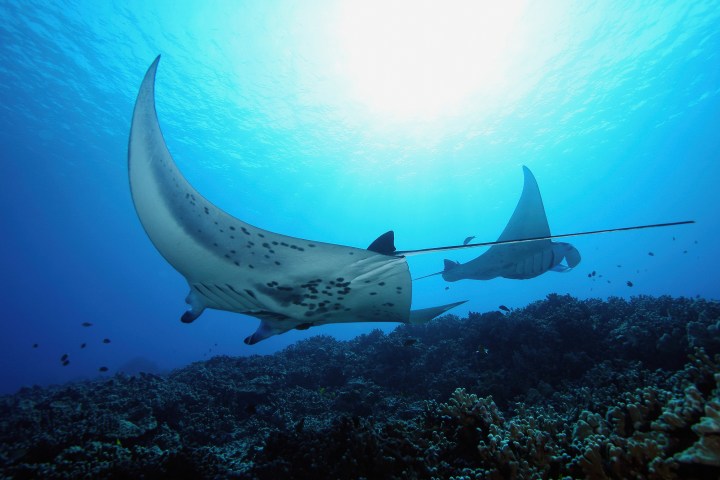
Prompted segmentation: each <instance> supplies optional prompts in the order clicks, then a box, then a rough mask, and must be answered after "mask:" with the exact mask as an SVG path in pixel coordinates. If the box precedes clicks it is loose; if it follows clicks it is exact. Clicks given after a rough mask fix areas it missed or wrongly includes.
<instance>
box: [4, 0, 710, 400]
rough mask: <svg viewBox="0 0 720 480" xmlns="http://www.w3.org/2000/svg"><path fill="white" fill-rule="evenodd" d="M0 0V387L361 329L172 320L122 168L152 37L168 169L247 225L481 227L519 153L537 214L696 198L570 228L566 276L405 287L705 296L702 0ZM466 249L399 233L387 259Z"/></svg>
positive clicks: (319, 231) (177, 289)
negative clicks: (267, 330) (571, 256)
mask: <svg viewBox="0 0 720 480" xmlns="http://www.w3.org/2000/svg"><path fill="white" fill-rule="evenodd" d="M0 18H2V20H3V21H2V22H1V24H0V25H1V26H0V78H1V81H0V98H2V102H0V112H2V114H1V115H0V122H2V123H1V124H0V145H2V152H3V154H2V156H3V158H2V161H1V162H0V168H1V169H2V171H1V175H0V178H2V182H3V184H2V189H0V195H1V196H2V197H1V200H2V205H3V208H2V210H1V211H2V217H3V218H2V225H3V235H2V246H3V248H2V249H0V252H2V267H3V268H2V270H3V275H2V279H1V280H0V281H1V282H2V285H1V287H2V288H1V289H0V291H2V299H3V315H2V329H3V334H2V336H0V372H2V373H1V374H0V375H1V376H0V392H13V391H15V390H17V389H18V388H19V387H21V386H23V385H32V384H41V385H44V384H49V383H59V382H65V381H69V380H73V379H79V378H93V377H95V376H97V375H100V373H99V372H98V368H99V367H100V366H107V367H108V369H109V371H108V373H107V374H112V373H114V372H115V371H118V370H119V369H124V370H126V371H128V370H132V369H133V368H141V366H142V368H146V369H147V368H156V369H159V370H166V369H170V368H174V367H177V366H180V365H184V364H187V363H189V362H192V361H196V360H201V359H204V358H207V357H209V356H212V355H218V354H228V355H251V354H256V353H260V354H263V353H269V352H273V351H276V350H278V349H281V348H283V347H284V346H286V345H288V344H291V343H293V342H296V341H297V340H298V339H300V338H305V337H307V336H311V335H316V334H332V335H335V336H337V337H339V338H350V337H353V336H355V335H357V334H360V333H364V332H368V331H370V330H371V329H373V328H376V327H377V325H374V324H347V325H335V326H326V327H319V328H313V329H310V330H308V331H303V332H299V331H293V332H289V333H287V334H283V335H281V336H276V337H272V338H271V339H269V340H266V341H264V342H261V343H260V344H258V345H255V346H247V345H244V344H243V342H242V339H243V338H244V337H245V336H247V335H249V334H250V333H252V332H253V331H254V330H255V328H256V326H257V320H255V319H252V318H249V317H244V316H241V315H237V314H230V313H225V312H216V311H209V312H206V313H205V314H203V316H202V317H201V318H200V319H199V320H198V321H197V322H195V323H193V324H192V325H184V324H181V323H180V322H179V317H180V315H181V314H182V312H183V311H184V310H185V304H184V301H183V300H184V298H185V295H186V293H187V284H186V283H185V281H184V279H183V278H182V277H181V276H180V275H179V274H178V273H177V272H175V271H174V270H173V269H172V267H170V265H168V264H167V263H166V262H165V260H163V258H162V257H161V256H160V255H159V254H158V253H157V251H156V250H155V249H154V247H153V246H152V244H151V243H150V241H149V240H148V238H147V236H146V235H145V233H144V231H143V229H142V227H141V225H140V223H139V221H138V219H137V216H136V214H135V211H134V209H133V205H132V201H131V198H130V193H129V188H128V181H127V141H128V131H129V126H130V117H131V113H132V108H133V104H134V100H135V95H136V94H137V88H138V86H139V84H140V81H141V79H142V76H143V74H144V72H145V70H146V69H147V67H148V66H149V64H150V62H151V61H152V60H153V59H154V58H155V56H156V55H158V54H162V55H163V60H162V62H161V65H160V70H159V74H158V80H157V89H156V95H157V108H158V114H159V119H160V123H161V125H162V128H163V133H164V135H165V138H166V140H167V142H168V145H169V148H170V151H171V152H172V153H173V155H174V157H175V160H176V162H177V163H178V165H179V167H180V169H181V170H182V171H183V173H184V174H185V175H186V177H187V178H188V179H189V181H190V182H191V183H192V184H193V185H194V186H195V187H196V188H197V189H198V190H199V191H200V192H202V193H203V195H205V196H206V198H208V199H209V200H211V201H212V202H214V203H215V204H216V205H218V206H219V207H221V208H223V209H224V210H226V211H227V212H230V213H232V214H233V215H235V216H237V217H239V218H241V219H243V220H245V221H247V222H249V223H251V224H253V225H257V226H259V227H262V228H265V229H268V230H272V231H277V232H280V233H284V234H287V235H293V236H298V237H303V238H309V239H314V240H319V241H325V242H334V243H340V244H345V245H352V246H357V247H366V246H367V245H369V244H370V243H371V242H372V241H373V240H374V239H375V238H376V237H377V236H378V235H379V234H381V233H383V232H385V231H387V230H389V229H393V230H394V231H395V235H396V245H397V246H398V248H399V249H413V248H424V247H432V246H438V245H446V244H458V243H461V242H462V240H463V239H464V238H465V237H467V236H470V235H474V236H476V237H477V240H478V241H483V240H487V241H490V240H494V239H495V238H497V236H498V235H499V234H500V232H501V231H502V229H503V228H504V226H505V224H506V222H507V220H508V219H509V217H510V215H511V213H512V211H513V209H514V207H515V204H516V202H517V199H518V197H519V195H520V191H521V189H522V171H521V166H522V165H527V166H528V167H529V168H530V169H532V171H533V173H534V174H535V176H536V178H537V180H538V182H539V185H540V188H541V191H542V194H543V200H544V203H545V208H546V211H547V214H548V218H549V222H550V226H551V228H552V231H553V233H569V232H574V231H585V230H595V229H600V228H611V227H620V226H627V225H634V224H647V223H657V222H665V221H676V220H686V219H693V220H696V221H697V223H696V224H695V225H691V226H684V227H677V228H671V229H658V230H652V231H638V232H627V233H618V234H608V235H598V236H589V237H578V238H575V239H573V240H572V243H573V244H574V245H575V246H576V247H577V248H578V249H579V250H580V251H581V253H582V255H583V261H582V263H581V264H580V266H579V267H578V268H576V269H575V270H573V271H571V272H568V273H564V274H558V273H553V272H549V273H547V274H545V275H542V276H540V277H538V278H535V279H532V280H525V281H516V280H506V279H495V280H492V281H488V282H477V281H461V282H457V283H445V282H443V281H442V279H440V278H439V277H433V278H429V279H426V280H421V281H418V282H416V283H415V284H414V287H413V288H414V292H413V303H414V305H415V306H418V307H424V306H430V305H436V304H440V303H448V302H452V301H457V300H464V299H467V300H469V301H468V303H466V304H464V305H463V306H462V307H459V308H458V309H456V310H454V311H453V313H457V314H464V313H467V312H468V311H479V312H483V311H487V310H492V309H496V308H497V307H498V305H500V304H503V305H507V306H508V307H520V306H524V305H526V304H528V303H529V302H532V301H534V300H538V299H542V298H544V297H545V296H546V295H547V294H549V293H552V292H557V293H569V294H571V295H573V296H576V297H579V298H590V297H599V298H607V297H610V296H620V297H630V296H632V295H640V294H648V295H660V294H670V295H674V296H696V295H699V296H701V297H704V298H711V299H713V298H714V299H717V298H718V297H720V280H718V274H717V272H718V271H720V260H718V257H717V255H716V254H715V245H717V238H718V234H719V233H720V225H718V215H719V213H720V210H719V207H720V202H719V201H718V192H717V184H718V181H720V154H718V152H719V151H720V148H719V147H720V135H719V134H720V131H719V129H718V125H720V58H719V52H720V32H719V31H718V29H717V25H718V24H720V23H719V21H720V6H718V4H717V2H713V1H707V2H673V1H667V2H652V3H647V2H630V3H627V2H601V3H597V4H589V3H578V2H517V3H512V4H509V5H506V6H503V7H502V8H500V7H492V6H488V5H482V4H476V3H475V2H467V3H449V4H448V3H445V2H443V3H442V4H441V3H440V2H438V3H433V2H376V3H374V2H330V1H317V2H301V1H276V2H222V1H217V2H170V1H157V2H141V1H130V2H90V1H77V2H61V1H58V2H31V1H26V2H15V1H5V0H4V1H0ZM479 253H481V251H466V252H463V253H455V254H448V255H442V254H430V255H426V256H423V257H412V258H410V259H409V263H410V268H411V273H412V274H413V276H421V275H425V274H428V273H433V272H436V271H438V270H440V269H441V268H442V260H443V258H445V257H447V258H451V259H453V260H458V261H467V260H469V259H471V258H474V257H475V256H477V255H478V254H479ZM650 253H652V255H650ZM593 271H594V272H596V275H595V276H591V277H588V274H589V273H591V272H593ZM628 281H630V282H632V287H629V286H628V284H627V282H628ZM446 287H449V288H448V289H446ZM83 322H89V323H92V326H90V327H84V326H82V324H83ZM381 327H382V328H384V329H386V330H389V329H392V328H393V327H394V325H393V324H383V325H381ZM105 338H107V339H109V340H110V343H103V339H105ZM34 344H37V347H36V348H34V347H33V345H34ZM82 344H85V347H84V348H81V345H82ZM64 354H68V358H69V360H70V363H69V364H68V365H67V366H63V365H62V363H61V361H60V359H61V357H62V356H63V355H64Z"/></svg>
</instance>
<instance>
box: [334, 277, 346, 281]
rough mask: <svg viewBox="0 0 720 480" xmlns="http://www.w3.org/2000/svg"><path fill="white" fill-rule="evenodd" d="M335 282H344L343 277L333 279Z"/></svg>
mask: <svg viewBox="0 0 720 480" xmlns="http://www.w3.org/2000/svg"><path fill="white" fill-rule="evenodd" d="M335 281H336V282H344V281H345V279H344V278H343V277H338V278H336V279H335Z"/></svg>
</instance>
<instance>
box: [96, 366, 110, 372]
mask: <svg viewBox="0 0 720 480" xmlns="http://www.w3.org/2000/svg"><path fill="white" fill-rule="evenodd" d="M98 370H100V371H101V372H107V371H108V367H100V368H98Z"/></svg>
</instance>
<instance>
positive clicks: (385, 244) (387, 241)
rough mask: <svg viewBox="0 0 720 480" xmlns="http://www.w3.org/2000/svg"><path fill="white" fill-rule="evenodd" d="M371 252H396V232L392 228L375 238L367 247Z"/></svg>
mask: <svg viewBox="0 0 720 480" xmlns="http://www.w3.org/2000/svg"><path fill="white" fill-rule="evenodd" d="M367 249H368V250H370V251H371V252H375V253H379V254H381V255H392V254H394V253H395V250H396V248H395V232H393V231H392V230H390V231H389V232H385V233H383V234H382V235H380V236H379V237H378V238H376V239H375V241H374V242H372V243H371V244H370V246H369V247H368V248H367Z"/></svg>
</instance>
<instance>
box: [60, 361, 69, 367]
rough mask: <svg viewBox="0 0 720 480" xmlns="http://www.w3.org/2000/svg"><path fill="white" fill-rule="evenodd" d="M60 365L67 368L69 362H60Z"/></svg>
mask: <svg viewBox="0 0 720 480" xmlns="http://www.w3.org/2000/svg"><path fill="white" fill-rule="evenodd" d="M62 365H63V367H67V366H68V365H70V360H64V361H63V362H62Z"/></svg>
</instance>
